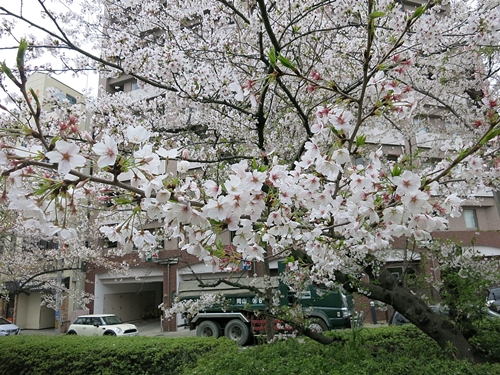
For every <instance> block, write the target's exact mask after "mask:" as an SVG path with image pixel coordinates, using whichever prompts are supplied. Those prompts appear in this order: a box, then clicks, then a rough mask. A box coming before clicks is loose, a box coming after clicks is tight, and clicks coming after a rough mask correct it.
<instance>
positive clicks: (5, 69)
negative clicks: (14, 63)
mask: <svg viewBox="0 0 500 375" xmlns="http://www.w3.org/2000/svg"><path fill="white" fill-rule="evenodd" d="M1 67H2V72H4V73H5V74H6V75H7V77H9V78H10V79H11V81H14V82H16V77H14V75H13V74H12V70H10V69H9V67H8V66H7V65H6V64H5V61H4V62H3V63H2V64H1Z"/></svg>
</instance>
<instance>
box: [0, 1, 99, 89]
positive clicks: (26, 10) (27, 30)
mask: <svg viewBox="0 0 500 375" xmlns="http://www.w3.org/2000/svg"><path fill="white" fill-rule="evenodd" d="M0 2H2V4H0V6H2V7H5V8H7V9H8V10H13V11H16V12H19V10H20V9H21V4H22V5H24V6H23V8H22V9H23V15H24V16H25V17H26V18H29V19H30V20H33V21H35V22H36V23H39V24H41V25H44V26H46V27H49V25H50V23H49V21H47V20H44V19H42V18H41V16H40V13H41V7H40V5H39V4H38V1H37V0H9V1H8V2H7V1H4V0H1V1H0ZM4 2H5V4H3V3H4ZM46 3H47V4H48V7H50V9H52V8H55V9H62V5H61V4H60V2H59V1H58V0H48V1H47V0H46ZM29 34H35V35H37V36H40V31H38V30H36V29H35V28H33V27H30V26H29V25H26V24H23V23H21V22H20V21H17V23H16V28H15V35H16V37H22V36H24V35H29ZM13 44H14V42H13V41H12V39H7V38H6V37H2V38H0V48H2V47H4V48H5V47H12V46H13ZM16 53H17V51H16V50H0V55H1V57H0V61H4V62H5V63H6V64H7V66H9V67H11V68H13V67H15V65H16ZM57 61H58V60H57V59H56V58H54V57H52V56H51V55H49V54H47V55H46V56H44V57H43V58H41V59H38V60H36V62H32V63H31V64H32V65H36V63H38V64H44V63H47V62H52V63H53V65H54V66H56V64H57ZM52 77H54V78H55V79H57V80H59V81H61V82H63V83H64V84H66V85H68V86H70V87H71V88H73V89H74V90H77V91H79V92H81V93H84V92H89V93H90V94H91V95H92V96H97V87H98V81H99V79H98V76H97V75H96V74H93V73H89V74H80V75H79V76H78V77H75V76H74V74H73V73H71V72H68V73H62V74H57V75H52ZM1 95H2V93H0V97H1Z"/></svg>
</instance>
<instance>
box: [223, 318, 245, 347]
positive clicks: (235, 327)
mask: <svg viewBox="0 0 500 375" xmlns="http://www.w3.org/2000/svg"><path fill="white" fill-rule="evenodd" d="M224 336H226V337H227V338H228V339H229V340H233V341H234V342H236V343H237V344H238V345H245V344H246V343H247V342H248V340H249V339H250V329H249V328H248V325H246V324H245V323H243V322H242V321H241V320H239V319H233V320H231V321H230V322H229V323H227V325H226V328H225V329H224Z"/></svg>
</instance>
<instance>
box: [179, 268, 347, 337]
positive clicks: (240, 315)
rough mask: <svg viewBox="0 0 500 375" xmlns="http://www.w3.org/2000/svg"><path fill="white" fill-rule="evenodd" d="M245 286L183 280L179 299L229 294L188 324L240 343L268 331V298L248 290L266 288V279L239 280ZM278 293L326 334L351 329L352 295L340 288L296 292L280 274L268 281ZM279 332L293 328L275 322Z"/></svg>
mask: <svg viewBox="0 0 500 375" xmlns="http://www.w3.org/2000/svg"><path fill="white" fill-rule="evenodd" d="M235 282H237V283H238V284H239V285H241V288H238V287H234V286H229V285H226V284H224V283H222V284H219V285H218V286H217V287H215V288H210V287H208V288H207V287H200V285H199V282H198V281H183V282H181V283H180V285H179V290H178V298H179V299H181V300H187V299H198V298H200V296H201V295H203V294H213V293H221V294H222V295H223V296H224V297H225V304H224V306H212V307H210V308H207V309H206V310H204V311H200V312H198V313H197V314H196V315H194V316H191V317H190V318H189V319H188V321H187V323H186V325H187V326H189V328H190V329H191V330H193V329H196V335H197V336H199V337H215V338H218V337H220V336H226V337H228V338H229V339H231V340H233V341H236V342H237V343H238V344H240V345H245V344H247V343H248V342H249V341H250V339H251V338H253V337H255V336H258V335H262V334H265V329H266V328H265V327H266V320H265V316H264V314H263V313H262V312H263V311H264V310H265V302H264V298H263V297H262V296H261V295H258V294H257V293H255V292H252V291H250V290H249V289H245V287H244V286H245V285H250V283H251V285H252V286H254V287H256V288H258V289H259V290H263V289H264V279H263V278H257V279H254V278H244V279H239V280H237V281H236V280H235ZM267 287H271V288H272V289H273V290H274V291H275V293H278V291H279V305H280V306H292V305H296V304H300V305H301V307H302V309H303V310H304V311H305V313H306V315H307V318H308V321H309V328H310V329H312V330H314V331H316V332H319V333H322V332H324V331H327V330H332V329H342V328H350V327H351V322H352V320H353V318H355V315H357V314H355V313H354V301H353V297H352V295H346V294H344V293H341V292H338V291H332V290H328V289H326V288H318V287H316V286H309V288H307V290H305V291H304V292H302V293H300V294H297V293H294V292H292V291H291V290H290V289H289V288H288V286H287V285H285V284H283V283H282V282H281V281H280V278H279V277H271V278H270V280H269V281H268V282H267ZM274 330H275V334H279V333H283V334H287V333H292V332H293V328H292V327H290V326H289V325H288V324H285V323H284V322H282V321H280V320H277V319H276V320H275V321H274Z"/></svg>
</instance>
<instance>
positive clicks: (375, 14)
mask: <svg viewBox="0 0 500 375" xmlns="http://www.w3.org/2000/svg"><path fill="white" fill-rule="evenodd" d="M383 16H385V13H384V12H380V11H378V12H373V13H372V14H370V19H372V20H374V19H375V18H380V17H383Z"/></svg>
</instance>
